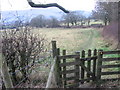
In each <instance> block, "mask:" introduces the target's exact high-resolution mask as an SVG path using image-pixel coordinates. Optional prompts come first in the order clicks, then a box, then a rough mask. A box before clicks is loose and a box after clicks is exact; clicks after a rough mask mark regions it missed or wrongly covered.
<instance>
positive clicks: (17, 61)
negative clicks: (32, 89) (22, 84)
mask: <svg viewBox="0 0 120 90" xmlns="http://www.w3.org/2000/svg"><path fill="white" fill-rule="evenodd" d="M46 44H47V41H46V39H45V37H44V36H43V35H36V34H33V33H32V32H31V29H30V28H28V27H20V28H19V30H18V31H16V30H5V31H3V32H2V53H3V55H4V56H5V60H6V62H7V65H8V67H9V70H10V73H11V74H12V80H13V83H14V85H16V84H17V83H18V82H19V79H18V78H17V76H16V73H15V72H16V70H19V71H20V73H21V75H22V77H21V78H20V80H22V79H24V78H25V81H26V80H27V75H29V74H30V73H31V67H32V66H34V64H35V61H36V60H39V58H40V56H41V55H42V54H44V52H45V51H46Z"/></svg>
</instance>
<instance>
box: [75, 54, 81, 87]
mask: <svg viewBox="0 0 120 90" xmlns="http://www.w3.org/2000/svg"><path fill="white" fill-rule="evenodd" d="M75 54H76V55H79V57H77V58H75V62H78V61H79V60H80V59H79V58H80V52H75ZM75 69H76V70H79V65H75ZM79 75H80V72H79V71H78V72H76V73H75V77H76V79H75V83H79ZM76 87H79V84H77V85H76Z"/></svg>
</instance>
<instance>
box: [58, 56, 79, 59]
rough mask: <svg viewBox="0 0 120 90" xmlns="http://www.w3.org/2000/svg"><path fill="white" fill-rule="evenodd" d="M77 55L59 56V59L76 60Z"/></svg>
mask: <svg viewBox="0 0 120 90" xmlns="http://www.w3.org/2000/svg"><path fill="white" fill-rule="evenodd" d="M77 57H79V55H63V56H59V58H60V59H69V58H77Z"/></svg>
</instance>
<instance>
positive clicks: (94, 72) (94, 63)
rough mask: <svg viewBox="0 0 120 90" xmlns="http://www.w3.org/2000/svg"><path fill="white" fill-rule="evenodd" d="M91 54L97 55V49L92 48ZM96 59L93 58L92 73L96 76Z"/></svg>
mask: <svg viewBox="0 0 120 90" xmlns="http://www.w3.org/2000/svg"><path fill="white" fill-rule="evenodd" d="M93 55H94V57H97V49H95V50H94V52H93ZM96 59H97V58H95V59H93V74H94V76H96ZM93 81H94V79H93Z"/></svg>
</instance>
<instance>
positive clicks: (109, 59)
mask: <svg viewBox="0 0 120 90" xmlns="http://www.w3.org/2000/svg"><path fill="white" fill-rule="evenodd" d="M116 60H117V61H120V57H114V58H102V61H116Z"/></svg>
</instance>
